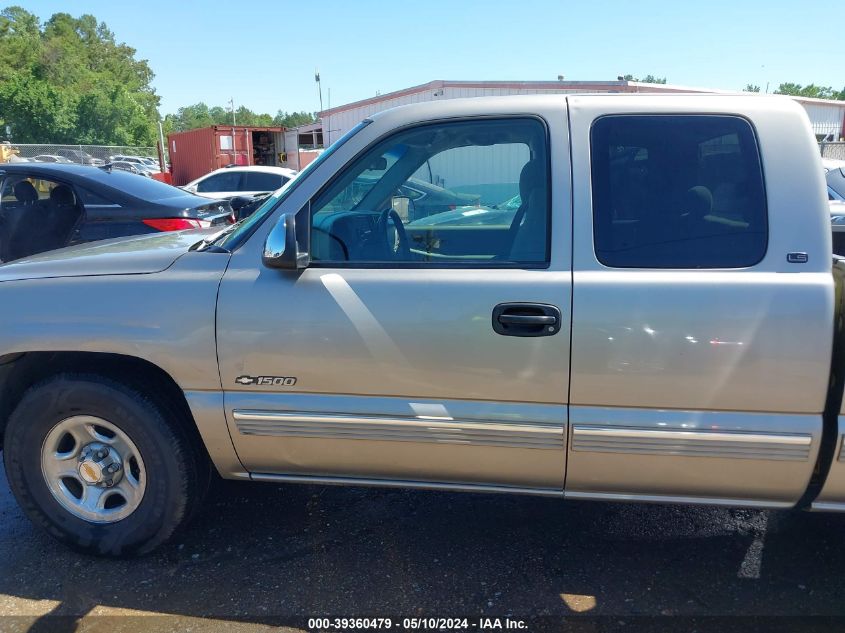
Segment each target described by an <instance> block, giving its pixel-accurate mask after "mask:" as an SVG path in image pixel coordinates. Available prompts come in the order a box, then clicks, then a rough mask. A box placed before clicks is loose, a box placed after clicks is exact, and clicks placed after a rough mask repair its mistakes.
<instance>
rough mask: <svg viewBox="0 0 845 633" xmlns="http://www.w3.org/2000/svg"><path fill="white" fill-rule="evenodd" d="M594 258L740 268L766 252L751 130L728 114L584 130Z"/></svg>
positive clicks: (639, 264) (610, 122)
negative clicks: (589, 162)
mask: <svg viewBox="0 0 845 633" xmlns="http://www.w3.org/2000/svg"><path fill="white" fill-rule="evenodd" d="M591 152H592V191H593V231H594V238H595V249H596V256H597V257H598V259H599V261H600V262H601V263H603V264H605V265H606V266H612V267H617V268H740V267H745V266H753V265H754V264H756V263H758V262H759V261H760V260H761V259H762V258H763V256H764V255H765V253H766V246H767V242H768V225H767V217H766V200H765V190H764V185H763V178H762V170H761V167H760V157H759V152H758V150H757V144H756V141H755V138H754V132H753V130H752V128H751V125H750V124H749V123H748V122H747V121H745V120H744V119H741V118H739V117H731V116H698V115H696V116H608V117H603V118H600V119H598V120H597V121H596V122H595V123H594V124H593V129H592V132H591Z"/></svg>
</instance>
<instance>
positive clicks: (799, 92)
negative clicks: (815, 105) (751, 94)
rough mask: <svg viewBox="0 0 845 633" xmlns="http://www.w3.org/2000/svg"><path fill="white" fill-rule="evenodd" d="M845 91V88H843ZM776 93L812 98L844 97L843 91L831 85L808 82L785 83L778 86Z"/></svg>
mask: <svg viewBox="0 0 845 633" xmlns="http://www.w3.org/2000/svg"><path fill="white" fill-rule="evenodd" d="M843 92H845V89H843ZM775 94H779V95H792V96H794V97H809V98H812V99H843V96H845V95H843V94H842V92H837V91H836V90H834V89H833V88H831V87H830V86H817V85H815V84H807V85H806V86H802V85H801V84H796V83H783V84H780V85H779V86H778V87H777V90H775Z"/></svg>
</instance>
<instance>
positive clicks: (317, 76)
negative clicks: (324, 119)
mask: <svg viewBox="0 0 845 633" xmlns="http://www.w3.org/2000/svg"><path fill="white" fill-rule="evenodd" d="M314 81H316V82H317V92H319V93H320V112H322V111H323V86H321V85H320V70H319V69H317V68H315V69H314Z"/></svg>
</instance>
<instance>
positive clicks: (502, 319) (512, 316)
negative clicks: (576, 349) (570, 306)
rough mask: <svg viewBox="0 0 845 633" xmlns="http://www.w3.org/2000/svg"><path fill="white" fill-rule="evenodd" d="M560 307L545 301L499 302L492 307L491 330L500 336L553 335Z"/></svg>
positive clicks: (556, 330)
mask: <svg viewBox="0 0 845 633" xmlns="http://www.w3.org/2000/svg"><path fill="white" fill-rule="evenodd" d="M560 325H561V315H560V308H558V307H557V306H553V305H549V304H547V303H500V304H499V305H497V306H496V307H495V308H493V330H494V331H495V332H496V333H498V334H501V335H502V336H554V335H555V334H557V333H558V331H559V330H560Z"/></svg>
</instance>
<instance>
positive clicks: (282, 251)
mask: <svg viewBox="0 0 845 633" xmlns="http://www.w3.org/2000/svg"><path fill="white" fill-rule="evenodd" d="M261 261H262V262H264V265H265V266H267V267H268V268H280V269H283V270H299V269H301V268H308V264H310V263H311V256H310V255H309V254H308V253H300V252H299V247H298V245H297V242H296V216H294V215H293V214H288V215H283V216H282V217H281V218H280V219H279V221H278V222H277V223H276V226H274V227H273V228H272V229H271V230H270V234H269V235H268V236H267V239H266V240H265V242H264V253H263V255H262V256H261Z"/></svg>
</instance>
